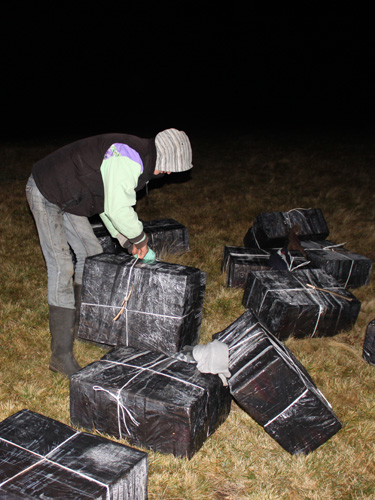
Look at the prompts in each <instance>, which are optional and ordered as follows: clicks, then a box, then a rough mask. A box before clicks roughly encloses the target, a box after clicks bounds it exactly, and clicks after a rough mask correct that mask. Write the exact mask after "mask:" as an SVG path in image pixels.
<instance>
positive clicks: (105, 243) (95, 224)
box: [89, 216, 123, 254]
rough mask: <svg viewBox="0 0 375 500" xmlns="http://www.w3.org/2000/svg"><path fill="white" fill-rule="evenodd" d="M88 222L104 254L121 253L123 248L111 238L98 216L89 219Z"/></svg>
mask: <svg viewBox="0 0 375 500" xmlns="http://www.w3.org/2000/svg"><path fill="white" fill-rule="evenodd" d="M89 220H90V224H91V227H92V229H93V231H94V234H95V236H96V237H97V239H98V241H99V243H100V244H101V246H102V248H103V252H104V253H114V254H116V253H118V252H121V251H123V248H122V246H121V245H120V243H119V242H118V240H117V239H116V238H112V236H111V235H110V233H109V231H108V229H107V228H106V227H105V225H104V224H103V222H102V220H101V218H100V217H99V216H93V217H90V219H89Z"/></svg>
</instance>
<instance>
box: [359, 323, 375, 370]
mask: <svg viewBox="0 0 375 500" xmlns="http://www.w3.org/2000/svg"><path fill="white" fill-rule="evenodd" d="M362 357H363V359H364V360H365V361H366V362H367V363H370V365H375V319H373V320H372V321H370V323H369V324H368V325H367V328H366V335H365V340H364V342H363V353H362Z"/></svg>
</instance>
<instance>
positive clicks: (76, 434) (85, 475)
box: [0, 432, 110, 500]
mask: <svg viewBox="0 0 375 500" xmlns="http://www.w3.org/2000/svg"><path fill="white" fill-rule="evenodd" d="M79 434H80V432H75V433H74V434H73V435H72V436H70V437H69V438H67V439H66V440H65V441H63V442H62V443H60V444H59V445H58V446H56V448H54V449H53V450H51V451H50V452H49V453H47V455H45V456H43V455H40V454H39V453H36V452H34V451H31V450H28V449H27V448H24V447H23V446H21V445H19V444H17V443H13V442H12V441H9V440H8V439H5V438H2V437H0V440H1V441H3V442H5V443H8V444H11V445H13V446H15V447H16V448H19V449H21V450H23V451H26V452H28V453H31V455H34V456H36V457H38V458H40V460H39V461H38V462H36V463H35V464H33V465H30V466H29V467H27V468H26V469H23V470H21V471H20V472H17V474H15V475H14V476H12V477H10V478H8V479H6V480H5V481H3V482H2V483H0V488H2V487H3V486H4V485H5V484H6V483H8V482H10V481H13V480H14V479H15V478H17V477H18V476H20V475H21V474H24V473H25V472H28V471H29V470H31V469H33V468H34V467H36V466H38V465H40V464H42V463H43V462H48V463H50V464H52V465H56V466H57V467H60V468H61V469H64V470H66V471H68V472H71V473H73V474H77V475H78V476H80V477H83V478H84V479H87V480H88V481H91V482H93V483H96V484H98V485H99V486H103V487H104V488H106V491H107V492H106V497H107V500H110V493H109V485H108V484H105V483H102V482H101V481H98V480H97V479H94V478H93V477H90V476H88V475H87V474H84V473H82V472H80V471H76V470H74V469H71V468H70V467H66V466H65V465H61V464H59V463H57V462H55V461H54V460H50V459H49V458H47V457H48V456H49V455H51V454H52V453H54V452H55V451H56V450H58V449H59V448H60V447H61V446H63V445H64V444H65V443H67V442H68V441H70V440H71V439H73V438H74V437H76V436H78V435H79Z"/></svg>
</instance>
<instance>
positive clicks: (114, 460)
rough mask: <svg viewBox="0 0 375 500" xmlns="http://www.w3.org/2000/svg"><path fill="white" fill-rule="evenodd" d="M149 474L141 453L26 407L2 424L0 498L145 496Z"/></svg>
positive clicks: (142, 498) (86, 499)
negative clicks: (78, 429) (79, 430)
mask: <svg viewBox="0 0 375 500" xmlns="http://www.w3.org/2000/svg"><path fill="white" fill-rule="evenodd" d="M147 474H148V459H147V454H146V453H145V452H143V451H140V450H136V449H134V448H130V447H128V446H125V445H123V444H120V443H115V442H113V441H110V440H109V439H105V438H103V437H101V436H94V435H92V434H87V433H85V432H78V431H76V430H75V429H73V428H72V427H69V426H67V425H65V424H62V423H61V422H58V421H56V420H53V419H50V418H48V417H45V416H43V415H40V414H38V413H34V412H31V411H30V410H22V411H20V412H18V413H15V414H14V415H12V416H10V417H8V418H6V419H5V420H3V421H2V422H0V498H9V499H11V498H22V499H38V500H40V499H42V498H45V499H47V498H49V499H53V498H64V499H68V498H79V499H81V500H89V499H97V500H99V499H100V500H101V499H108V500H109V499H110V498H121V499H124V500H145V499H146V498H147ZM1 495H3V496H2V497H1ZM12 495H14V496H12Z"/></svg>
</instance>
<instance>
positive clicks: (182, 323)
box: [78, 253, 206, 354]
mask: <svg viewBox="0 0 375 500" xmlns="http://www.w3.org/2000/svg"><path fill="white" fill-rule="evenodd" d="M205 286H206V273H204V272H202V271H200V270H199V269H196V268H193V267H187V266H180V265H177V264H169V263H166V262H156V263H155V264H144V263H142V261H140V260H138V261H136V260H135V259H134V258H133V257H132V256H130V255H127V254H125V253H122V254H118V255H110V254H100V255H96V256H93V257H89V258H87V259H86V262H85V268H84V273H83V283H82V304H81V315H80V324H79V331H78V336H79V337H80V338H81V339H85V340H89V341H93V342H95V343H102V344H105V345H109V346H120V345H130V346H133V347H139V348H141V349H144V348H145V349H151V350H153V351H158V352H164V353H165V354H173V353H176V352H178V351H179V350H180V349H181V348H182V347H183V346H184V345H186V344H188V345H195V344H196V343H197V342H198V340H199V331H200V326H201V321H202V308H203V300H204V294H205ZM126 299H128V300H127V301H126ZM124 300H125V303H124ZM123 305H124V309H123ZM118 315H119V316H118ZM116 316H118V319H117V320H114V318H116Z"/></svg>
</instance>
